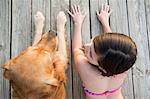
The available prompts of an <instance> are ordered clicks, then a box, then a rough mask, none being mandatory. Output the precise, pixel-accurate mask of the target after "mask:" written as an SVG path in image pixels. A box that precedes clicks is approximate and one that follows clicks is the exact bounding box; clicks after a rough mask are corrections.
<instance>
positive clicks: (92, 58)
mask: <svg viewBox="0 0 150 99" xmlns="http://www.w3.org/2000/svg"><path fill="white" fill-rule="evenodd" d="M68 13H69V14H70V15H71V17H72V18H73V21H74V31H73V38H72V50H73V55H74V61H75V64H76V68H77V71H78V72H79V74H80V77H81V79H82V82H83V89H84V91H85V93H86V99H123V96H122V94H121V87H122V86H123V82H124V79H125V77H126V75H127V71H128V70H129V68H131V67H132V66H133V64H134V63H135V61H136V55H137V48H136V45H135V43H134V41H133V40H132V39H131V38H130V37H129V36H126V35H124V34H119V33H112V31H111V28H110V26H109V17H110V15H111V13H112V11H110V9H109V6H108V5H102V7H101V10H100V11H97V13H96V15H97V17H98V19H99V21H100V22H101V23H102V27H103V30H104V33H103V34H100V35H98V36H96V37H94V38H93V39H92V40H91V42H90V43H88V44H85V45H83V47H82V38H81V28H82V23H83V21H84V18H85V14H82V13H81V11H80V6H79V5H74V6H72V12H70V11H68Z"/></svg>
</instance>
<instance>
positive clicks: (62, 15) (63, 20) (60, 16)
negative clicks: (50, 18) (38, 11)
mask: <svg viewBox="0 0 150 99" xmlns="http://www.w3.org/2000/svg"><path fill="white" fill-rule="evenodd" d="M66 22H67V18H66V15H65V13H64V12H63V11H60V12H59V13H58V15H57V26H60V27H63V26H65V24H66Z"/></svg>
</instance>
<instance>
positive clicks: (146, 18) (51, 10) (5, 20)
mask: <svg viewBox="0 0 150 99" xmlns="http://www.w3.org/2000/svg"><path fill="white" fill-rule="evenodd" d="M102 3H108V4H109V5H110V8H112V9H113V14H112V16H111V18H110V26H111V28H112V31H114V32H121V33H124V34H126V35H129V36H131V37H132V38H133V39H134V41H135V42H136V44H137V48H138V58H137V62H136V63H135V65H134V67H133V68H132V69H131V70H130V72H129V75H128V77H127V79H126V82H125V86H124V87H123V90H122V92H123V96H124V97H125V99H150V83H149V82H150V45H149V44H150V40H149V39H150V1H149V0H0V56H1V57H0V64H3V63H4V62H5V61H6V60H8V59H9V58H11V57H13V56H15V55H16V54H18V53H19V52H20V51H21V50H23V49H25V48H27V47H28V46H29V45H31V43H32V40H33V37H34V31H35V29H34V15H35V14H36V12H37V11H41V12H42V13H43V14H44V16H45V26H44V31H48V30H49V29H52V30H55V31H56V21H55V20H56V16H57V14H58V12H59V11H66V9H68V8H69V7H70V6H71V5H72V4H79V5H80V6H81V9H82V10H83V12H85V13H87V16H86V19H85V20H84V23H83V28H82V37H83V43H87V42H89V41H90V39H91V38H92V37H94V36H95V35H97V34H99V33H102V32H103V31H102V27H101V24H100V23H99V21H98V19H97V17H96V10H99V9H100V7H101V5H102ZM66 15H67V19H68V21H67V24H66V33H67V43H68V53H69V59H70V60H69V64H68V70H67V76H68V81H67V86H66V88H67V90H66V91H67V97H68V99H85V96H84V93H83V91H82V87H81V80H80V77H79V75H78V73H77V71H76V69H75V65H74V62H73V56H72V53H71V36H72V31H73V23H72V20H71V18H70V17H69V15H68V14H67V13H66ZM2 73H3V70H2V69H1V70H0V99H10V98H11V95H10V93H11V91H10V85H9V81H7V80H5V79H4V77H3V76H2Z"/></svg>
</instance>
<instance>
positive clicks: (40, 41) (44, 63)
mask: <svg viewBox="0 0 150 99" xmlns="http://www.w3.org/2000/svg"><path fill="white" fill-rule="evenodd" d="M44 19H45V18H44V16H43V15H42V13H41V12H38V13H37V14H36V16H35V28H36V35H35V39H34V42H33V45H32V46H31V47H28V48H27V49H25V50H24V51H22V52H21V53H20V54H19V55H18V56H16V57H14V58H12V59H11V60H9V61H7V62H6V63H5V64H4V65H3V66H2V68H4V76H5V77H6V78H7V79H9V80H10V82H11V85H12V87H13V98H14V99H65V88H64V84H65V81H66V76H65V70H66V68H67V61H68V60H67V51H66V41H65V24H66V21H67V20H66V16H65V14H64V12H60V13H59V14H58V16H57V33H58V34H57V35H56V33H54V32H53V31H50V32H47V33H44V34H43V35H42V29H43V26H44ZM58 42H59V44H58Z"/></svg>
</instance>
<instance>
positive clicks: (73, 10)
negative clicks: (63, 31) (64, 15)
mask: <svg viewBox="0 0 150 99" xmlns="http://www.w3.org/2000/svg"><path fill="white" fill-rule="evenodd" d="M71 8H72V12H73V14H75V13H76V12H75V9H74V6H73V5H72V6H71Z"/></svg>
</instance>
